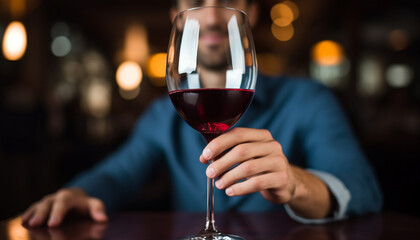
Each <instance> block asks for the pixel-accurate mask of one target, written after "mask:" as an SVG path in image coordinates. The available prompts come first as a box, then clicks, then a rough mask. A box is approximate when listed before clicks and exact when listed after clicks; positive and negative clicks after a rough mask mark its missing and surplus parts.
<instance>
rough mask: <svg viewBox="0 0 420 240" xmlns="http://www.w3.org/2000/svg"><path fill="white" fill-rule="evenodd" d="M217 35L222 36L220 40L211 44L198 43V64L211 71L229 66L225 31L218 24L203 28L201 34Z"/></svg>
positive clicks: (229, 58) (229, 59)
mask: <svg viewBox="0 0 420 240" xmlns="http://www.w3.org/2000/svg"><path fill="white" fill-rule="evenodd" d="M207 34H209V35H217V36H218V37H220V38H222V40H221V41H220V42H217V43H212V44H208V43H207V44H206V43H203V44H200V45H199V48H198V51H199V54H198V59H197V60H198V65H200V66H201V67H203V68H205V69H207V70H211V71H221V70H225V69H227V68H228V67H229V66H230V62H231V55H230V51H229V50H228V49H227V48H229V43H228V42H229V40H228V37H227V36H228V34H227V31H225V30H223V29H221V28H220V27H219V26H211V27H209V28H207V29H205V30H204V31H203V32H202V33H201V35H207Z"/></svg>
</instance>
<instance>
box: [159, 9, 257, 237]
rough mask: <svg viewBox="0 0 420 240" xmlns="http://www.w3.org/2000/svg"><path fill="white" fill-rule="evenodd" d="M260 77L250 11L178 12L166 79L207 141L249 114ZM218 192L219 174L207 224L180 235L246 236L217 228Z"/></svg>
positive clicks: (181, 107) (172, 95) (209, 199)
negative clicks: (247, 13) (195, 230)
mask: <svg viewBox="0 0 420 240" xmlns="http://www.w3.org/2000/svg"><path fill="white" fill-rule="evenodd" d="M256 79H257V64H256V57H255V48H254V42H253V39H252V34H251V27H250V24H249V21H248V16H247V15H246V13H244V12H242V11H239V10H236V9H233V8H227V7H214V6H213V7H199V8H192V9H189V10H186V11H183V12H180V13H178V15H177V16H176V18H175V20H174V22H173V28H172V33H171V37H170V40H169V47H168V55H167V65H166V83H167V86H168V90H169V96H170V98H171V101H172V103H173V105H174V106H175V108H176V110H177V111H178V113H179V114H180V115H181V116H182V117H183V118H184V120H185V121H186V122H187V123H188V124H189V125H190V126H191V127H193V128H194V129H195V130H197V131H198V132H200V133H201V134H202V135H203V136H204V138H205V139H206V141H207V142H210V141H211V140H213V139H214V138H216V137H217V136H219V135H220V134H222V133H224V132H225V131H227V130H228V129H229V128H231V127H232V126H233V125H234V124H235V123H236V122H237V121H238V120H239V119H240V117H241V116H242V115H243V114H244V113H245V111H246V109H247V108H248V106H249V104H250V103H251V101H252V98H253V96H254V90H255V85H256ZM213 191H214V179H209V178H207V216H206V224H205V227H204V228H203V230H201V231H200V232H199V233H198V234H197V235H194V236H188V237H184V238H181V239H205V240H210V239H223V240H235V239H243V238H241V237H239V236H234V235H227V234H222V233H220V232H219V231H218V230H217V228H216V225H215V220H214V192H213Z"/></svg>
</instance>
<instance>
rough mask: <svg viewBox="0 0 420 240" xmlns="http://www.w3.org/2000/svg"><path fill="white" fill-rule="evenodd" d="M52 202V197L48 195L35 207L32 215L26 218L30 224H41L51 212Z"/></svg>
mask: <svg viewBox="0 0 420 240" xmlns="http://www.w3.org/2000/svg"><path fill="white" fill-rule="evenodd" d="M51 203H52V199H51V197H46V198H44V199H43V200H42V201H40V202H38V203H37V204H36V205H35V206H34V207H33V209H32V210H31V213H30V217H27V220H26V222H27V223H28V224H29V226H31V227H35V226H40V225H42V224H43V223H44V222H45V220H46V219H47V217H48V215H49V213H50V209H51Z"/></svg>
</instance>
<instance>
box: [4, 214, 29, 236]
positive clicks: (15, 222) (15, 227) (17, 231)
mask: <svg viewBox="0 0 420 240" xmlns="http://www.w3.org/2000/svg"><path fill="white" fill-rule="evenodd" d="M7 232H8V234H9V238H10V239H22V240H27V239H30V237H29V233H28V230H26V228H25V227H23V226H22V219H21V218H15V219H12V220H10V221H9V223H8V224H7Z"/></svg>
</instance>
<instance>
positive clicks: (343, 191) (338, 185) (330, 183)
mask: <svg viewBox="0 0 420 240" xmlns="http://www.w3.org/2000/svg"><path fill="white" fill-rule="evenodd" d="M307 171H308V172H310V173H312V174H314V175H315V176H317V177H318V178H320V179H321V180H322V181H323V182H324V183H325V184H326V185H327V187H328V189H329V190H330V192H331V194H332V195H333V196H334V198H335V200H336V202H337V209H335V211H334V213H333V216H332V217H329V218H320V219H308V218H303V217H300V216H298V215H297V214H295V213H294V212H293V210H292V209H291V208H290V206H289V205H287V204H285V205H284V208H285V209H286V212H287V214H289V216H290V217H291V218H292V219H294V220H295V221H298V222H301V223H305V224H323V223H328V222H333V221H338V220H341V219H344V218H346V211H347V206H348V204H349V202H350V198H351V195H350V191H349V190H348V189H347V188H346V186H344V184H343V182H341V181H340V180H339V179H338V178H337V177H335V176H333V175H331V174H329V173H326V172H322V171H318V170H313V169H307Z"/></svg>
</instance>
